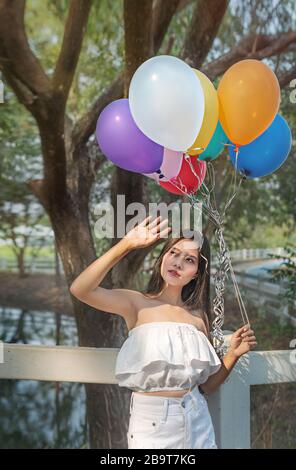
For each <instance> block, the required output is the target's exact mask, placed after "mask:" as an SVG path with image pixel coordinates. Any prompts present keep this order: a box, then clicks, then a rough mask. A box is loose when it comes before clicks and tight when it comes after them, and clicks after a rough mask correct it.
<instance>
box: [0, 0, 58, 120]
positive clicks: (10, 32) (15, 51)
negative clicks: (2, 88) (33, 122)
mask: <svg viewBox="0 0 296 470" xmlns="http://www.w3.org/2000/svg"><path fill="white" fill-rule="evenodd" d="M24 12H25V1H24V0H0V65H1V69H2V71H3V73H4V76H5V77H6V76H7V80H8V82H9V83H10V84H11V86H12V87H14V86H15V87H16V93H17V96H18V97H19V99H21V101H22V102H23V103H24V104H26V105H28V104H29V105H30V107H31V110H32V112H34V115H35V116H36V115H37V114H38V112H40V108H39V107H40V103H39V104H38V101H39V99H40V98H46V97H49V96H50V80H49V78H48V77H47V75H46V74H45V72H44V70H43V68H42V67H41V64H40V62H39V61H38V59H37V58H36V56H35V55H34V54H33V52H32V50H31V49H30V47H29V44H28V39H27V36H26V32H25V26H24ZM28 96H31V97H32V100H31V99H29V100H28Z"/></svg>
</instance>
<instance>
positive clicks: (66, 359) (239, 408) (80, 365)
mask: <svg viewBox="0 0 296 470" xmlns="http://www.w3.org/2000/svg"><path fill="white" fill-rule="evenodd" d="M231 333H232V332H229V331H227V332H224V334H225V338H226V341H229V339H230V336H231ZM295 343H296V342H295ZM293 346H295V344H293ZM2 347H3V358H2V359H3V361H2V363H0V379H20V380H45V381H57V382H81V383H105V384H107V383H108V384H116V383H117V380H116V379H115V377H114V371H115V361H116V357H117V353H118V351H119V349H118V348H85V347H68V346H55V347H53V346H43V345H40V346H39V345H28V344H5V343H4V344H3V343H2ZM0 349H1V344H0ZM295 352H296V351H294V350H286V351H258V352H255V351H252V352H250V353H248V354H245V355H244V356H242V357H241V358H240V359H239V361H238V362H237V364H236V365H235V367H234V369H233V370H232V371H231V374H230V375H229V377H228V378H227V379H226V380H225V382H224V383H223V384H222V385H221V386H220V387H219V389H218V390H217V391H216V392H215V393H213V394H211V395H210V396H209V397H208V404H209V409H210V413H211V415H212V419H213V423H214V428H215V432H216V439H217V445H218V447H219V448H221V449H249V448H250V445H251V444H250V443H251V436H250V387H251V386H252V385H259V384H272V383H280V382H295V380H296V358H295V354H294V353H295ZM0 362H1V354H0Z"/></svg>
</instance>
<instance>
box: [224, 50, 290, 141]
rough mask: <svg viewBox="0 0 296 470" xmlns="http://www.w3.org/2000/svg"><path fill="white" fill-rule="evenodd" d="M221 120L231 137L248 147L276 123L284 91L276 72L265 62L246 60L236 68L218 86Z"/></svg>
mask: <svg viewBox="0 0 296 470" xmlns="http://www.w3.org/2000/svg"><path fill="white" fill-rule="evenodd" d="M217 91H218V99H219V120H220V122H221V125H222V127H223V130H224V132H225V133H226V135H227V137H228V138H229V139H230V141H231V142H233V143H234V144H236V145H247V144H249V143H250V142H252V141H253V140H254V139H256V138H257V137H258V136H259V135H261V134H262V133H263V132H264V131H265V130H266V129H267V128H268V127H269V126H270V124H271V123H272V121H273V120H274V118H275V116H276V114H277V112H278V109H279V105H280V99H281V98H280V96H281V90H280V86H279V82H278V79H277V77H276V75H275V74H274V72H273V71H272V70H271V69H270V68H269V67H268V66H267V65H266V64H264V63H263V62H260V61H259V60H255V59H245V60H241V61H239V62H237V63H236V64H234V65H232V66H231V67H230V68H229V69H228V70H227V71H226V72H225V74H224V75H223V77H222V78H221V80H220V83H219V86H218V90H217Z"/></svg>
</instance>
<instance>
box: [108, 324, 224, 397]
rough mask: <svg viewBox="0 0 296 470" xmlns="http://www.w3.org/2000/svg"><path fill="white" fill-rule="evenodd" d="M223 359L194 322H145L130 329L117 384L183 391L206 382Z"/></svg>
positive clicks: (117, 370) (119, 358) (119, 359)
mask: <svg viewBox="0 0 296 470" xmlns="http://www.w3.org/2000/svg"><path fill="white" fill-rule="evenodd" d="M220 367H221V361H220V359H219V357H218V356H217V354H216V351H215V349H214V347H213V346H212V344H211V343H210V341H209V340H208V338H207V336H206V335H205V334H204V333H203V332H202V331H200V330H198V329H197V328H196V327H195V326H194V325H192V324H189V323H179V322H151V323H143V324H142V325H139V326H136V327H135V328H133V329H132V330H130V331H129V336H128V338H127V339H126V340H125V342H124V343H123V345H122V347H121V349H120V351H119V353H118V355H117V358H116V366H115V377H116V378H117V379H118V385H119V386H122V387H127V388H130V389H132V390H136V391H137V390H139V391H157V390H183V389H185V388H190V386H191V384H192V383H196V384H198V385H200V384H202V383H204V382H205V381H206V380H207V379H208V377H209V376H210V375H212V374H214V373H215V372H217V371H218V370H219V369H220Z"/></svg>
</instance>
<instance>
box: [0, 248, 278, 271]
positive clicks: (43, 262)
mask: <svg viewBox="0 0 296 470" xmlns="http://www.w3.org/2000/svg"><path fill="white" fill-rule="evenodd" d="M269 253H273V254H277V255H281V256H283V255H284V248H281V247H278V248H244V249H242V250H233V251H230V255H231V259H232V261H233V262H237V261H248V260H257V259H258V260H260V259H262V260H263V259H268V258H269V256H268V254H269ZM217 262H218V258H217V255H216V254H212V256H211V264H212V266H213V267H215V266H216V265H217ZM59 264H60V269H61V272H63V265H62V263H61V261H60V259H59ZM24 265H25V269H26V271H27V272H28V273H34V272H53V271H54V269H55V261H54V258H52V260H51V259H48V258H37V259H34V260H32V259H30V258H29V257H28V258H27V259H26V261H25V263H24ZM17 269H18V266H17V262H16V260H15V259H10V258H5V257H2V258H1V259H0V271H6V270H12V271H13V270H17Z"/></svg>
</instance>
